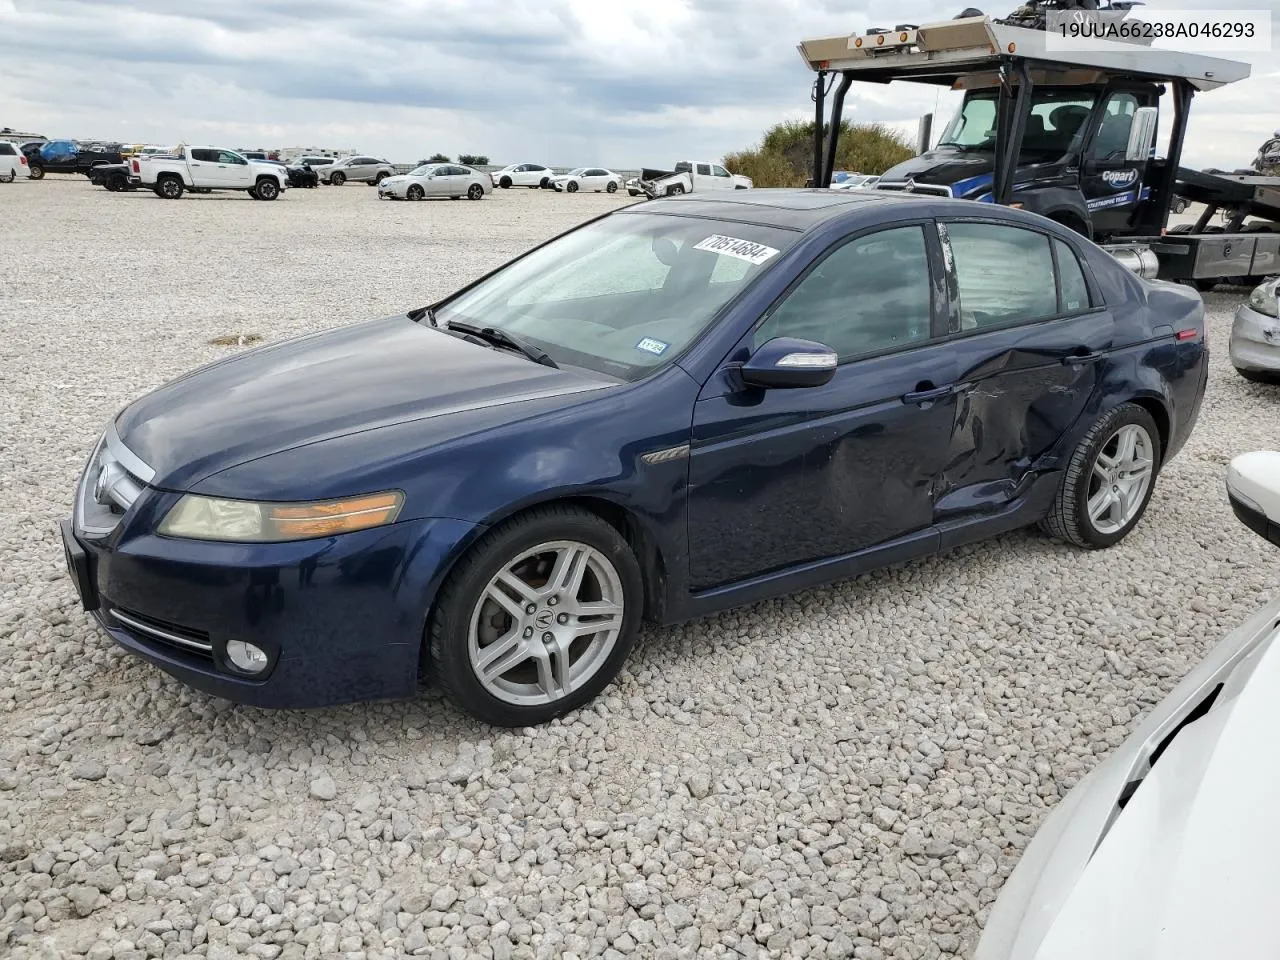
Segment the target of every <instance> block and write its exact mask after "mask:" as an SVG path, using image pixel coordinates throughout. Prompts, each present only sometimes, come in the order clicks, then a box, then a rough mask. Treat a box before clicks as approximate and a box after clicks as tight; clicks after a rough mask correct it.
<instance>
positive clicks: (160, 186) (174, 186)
mask: <svg viewBox="0 0 1280 960" xmlns="http://www.w3.org/2000/svg"><path fill="white" fill-rule="evenodd" d="M184 189H185V187H183V185H182V181H181V180H179V179H178V178H177V177H172V176H170V177H163V178H161V180H160V182H159V183H157V184H156V195H157V196H158V197H160V199H161V200H177V199H178V198H179V197H181V196H182V191H183V190H184Z"/></svg>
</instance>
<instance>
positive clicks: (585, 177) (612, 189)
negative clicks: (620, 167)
mask: <svg viewBox="0 0 1280 960" xmlns="http://www.w3.org/2000/svg"><path fill="white" fill-rule="evenodd" d="M551 186H552V187H554V188H555V189H556V190H557V191H563V192H565V193H577V192H578V191H579V190H594V191H595V192H596V193H599V192H600V191H601V190H603V191H604V192H605V193H617V192H618V188H619V187H620V186H622V178H621V177H620V176H618V175H617V174H616V173H613V172H612V171H609V170H606V169H605V168H604V167H578V168H576V169H574V170H570V171H569V172H568V173H562V174H559V175H557V176H554V177H552V178H551Z"/></svg>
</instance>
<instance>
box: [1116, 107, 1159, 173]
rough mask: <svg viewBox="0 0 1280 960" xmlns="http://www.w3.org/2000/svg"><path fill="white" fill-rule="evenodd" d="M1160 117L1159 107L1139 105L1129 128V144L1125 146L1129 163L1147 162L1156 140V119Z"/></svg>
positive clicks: (1125, 155)
mask: <svg viewBox="0 0 1280 960" xmlns="http://www.w3.org/2000/svg"><path fill="white" fill-rule="evenodd" d="M1159 117H1160V109H1159V108H1158V107H1139V108H1138V109H1137V111H1136V112H1135V113H1134V115H1133V126H1131V127H1130V128H1129V145H1128V146H1127V147H1126V148H1125V151H1124V159H1125V161H1126V162H1127V163H1145V162H1146V161H1147V160H1148V159H1149V158H1150V157H1151V145H1152V144H1153V143H1155V140H1156V121H1157V120H1158V119H1159Z"/></svg>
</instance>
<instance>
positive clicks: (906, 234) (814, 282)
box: [755, 226, 933, 361]
mask: <svg viewBox="0 0 1280 960" xmlns="http://www.w3.org/2000/svg"><path fill="white" fill-rule="evenodd" d="M931 290H932V287H931V284H930V279H929V255H928V247H927V245H926V240H925V233H924V228H923V227H919V226H911V227H896V228H894V229H891V230H882V231H879V232H878V233H873V234H869V235H868V236H865V237H860V238H858V239H856V240H851V241H849V242H848V243H845V244H843V245H841V246H840V247H838V248H836V250H835V251H833V252H832V253H830V254H829V255H828V256H827V257H826V258H825V259H824V260H822V261H821V262H820V263H819V264H818V265H817V266H816V267H815V268H814V269H813V270H812V271H811V272H810V273H809V274H808V275H807V276H806V277H805V278H804V279H803V280H801V281H800V283H799V284H798V285H797V286H796V287H795V288H794V289H793V290H792V291H791V292H790V293H789V294H787V296H786V299H784V300H783V301H782V302H781V303H780V304H778V306H777V307H775V308H774V310H773V311H772V312H771V313H770V314H769V315H768V317H767V318H766V319H765V321H764V323H762V324H761V325H760V326H759V327H758V328H757V329H756V333H755V345H756V346H757V347H758V346H760V345H761V344H763V343H765V342H766V341H769V340H772V339H773V338H774V337H799V338H801V339H803V340H813V341H816V342H818V343H821V344H825V345H826V346H828V347H830V348H831V349H832V350H834V351H835V352H836V353H837V354H838V355H839V357H840V359H841V360H842V361H844V360H849V359H851V358H854V357H859V356H865V355H867V354H871V353H879V352H882V351H885V350H892V349H894V348H897V347H904V346H908V345H910V344H913V343H920V342H922V341H925V340H927V339H929V336H930V333H931V319H932V304H933V300H932V293H931Z"/></svg>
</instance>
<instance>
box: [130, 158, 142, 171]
mask: <svg viewBox="0 0 1280 960" xmlns="http://www.w3.org/2000/svg"><path fill="white" fill-rule="evenodd" d="M132 166H133V172H134V173H141V172H142V168H141V167H139V166H138V161H137V160H134V161H132Z"/></svg>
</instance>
